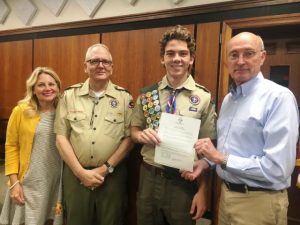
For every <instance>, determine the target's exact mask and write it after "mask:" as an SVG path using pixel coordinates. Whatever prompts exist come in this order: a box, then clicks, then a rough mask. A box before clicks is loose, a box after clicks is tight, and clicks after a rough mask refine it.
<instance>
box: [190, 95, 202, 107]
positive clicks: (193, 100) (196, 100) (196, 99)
mask: <svg viewBox="0 0 300 225" xmlns="http://www.w3.org/2000/svg"><path fill="white" fill-rule="evenodd" d="M190 102H191V103H192V104H193V105H198V104H199V102H200V98H199V96H197V95H191V97H190Z"/></svg>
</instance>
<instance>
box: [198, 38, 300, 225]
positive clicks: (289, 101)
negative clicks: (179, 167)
mask: <svg viewBox="0 0 300 225" xmlns="http://www.w3.org/2000/svg"><path fill="white" fill-rule="evenodd" d="M265 58H266V51H265V50H264V44H263V41H262V39H261V38H260V37H259V36H257V35H255V34H253V33H248V32H243V33H240V34H238V35H236V36H234V37H233V38H232V39H231V40H230V41H229V43H228V46H227V66H228V69H229V72H230V75H231V77H232V79H233V81H234V82H233V84H232V86H231V88H230V93H229V94H228V95H227V96H226V97H225V99H224V101H223V103H222V107H221V110H220V115H219V119H218V123H217V131H218V145H217V148H218V149H216V148H215V147H214V146H213V144H212V143H211V142H210V140H209V139H200V140H198V142H197V143H196V144H195V148H196V150H197V152H198V153H199V154H203V155H204V156H206V157H207V158H208V159H209V160H211V161H212V162H214V163H216V164H218V165H217V173H218V175H219V176H220V177H221V178H222V179H223V184H222V188H221V199H220V208H219V224H220V225H252V224H260V225H267V224H268V225H271V224H272V225H284V224H287V209H288V197H287V191H286V189H287V188H288V187H289V186H290V184H291V174H292V172H293V169H294V166H295V157H296V143H297V139H298V125H299V112H298V108H297V102H296V99H295V97H294V95H293V93H292V92H291V91H290V90H289V89H287V88H285V87H282V86H280V85H278V84H276V83H274V82H272V81H270V80H266V79H264V77H263V75H262V73H261V71H260V69H261V66H262V65H263V63H264V60H265Z"/></svg>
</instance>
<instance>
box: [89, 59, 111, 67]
mask: <svg viewBox="0 0 300 225" xmlns="http://www.w3.org/2000/svg"><path fill="white" fill-rule="evenodd" d="M86 62H88V63H89V64H91V65H92V66H98V65H99V64H100V63H102V65H103V66H104V67H108V66H111V64H112V61H110V60H106V59H89V60H87V61H86Z"/></svg>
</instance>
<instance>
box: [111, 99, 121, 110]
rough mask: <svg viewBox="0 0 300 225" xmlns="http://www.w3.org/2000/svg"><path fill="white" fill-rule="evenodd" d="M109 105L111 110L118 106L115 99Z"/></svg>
mask: <svg viewBox="0 0 300 225" xmlns="http://www.w3.org/2000/svg"><path fill="white" fill-rule="evenodd" d="M109 103H110V106H111V107H112V108H117V107H118V105H119V102H118V100H117V99H112V100H110V102H109Z"/></svg>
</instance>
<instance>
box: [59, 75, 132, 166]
mask: <svg viewBox="0 0 300 225" xmlns="http://www.w3.org/2000/svg"><path fill="white" fill-rule="evenodd" d="M131 115H132V97H131V95H130V94H129V93H128V92H126V91H125V89H123V88H121V87H119V86H116V85H114V84H113V83H111V82H110V81H109V83H108V86H107V88H106V90H105V92H104V93H103V94H102V95H101V96H100V97H99V98H98V97H96V95H95V94H94V93H93V92H92V91H91V90H90V89H89V79H88V80H86V82H85V83H84V84H77V85H73V86H72V87H70V88H69V89H68V90H66V91H65V93H64V95H63V97H62V98H61V99H60V101H59V104H58V107H57V112H56V119H55V132H56V133H57V134H60V135H64V136H66V137H67V138H68V139H69V141H70V143H71V144H72V147H73V149H74V152H75V155H76V156H77V158H78V160H79V162H80V163H81V165H82V166H84V167H97V166H99V165H102V164H103V163H104V162H105V161H106V160H107V159H108V158H109V157H110V156H111V155H112V154H113V153H114V152H115V150H116V149H117V148H118V146H119V145H120V143H121V141H122V139H123V138H125V137H128V136H130V127H129V126H130V119H131Z"/></svg>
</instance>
